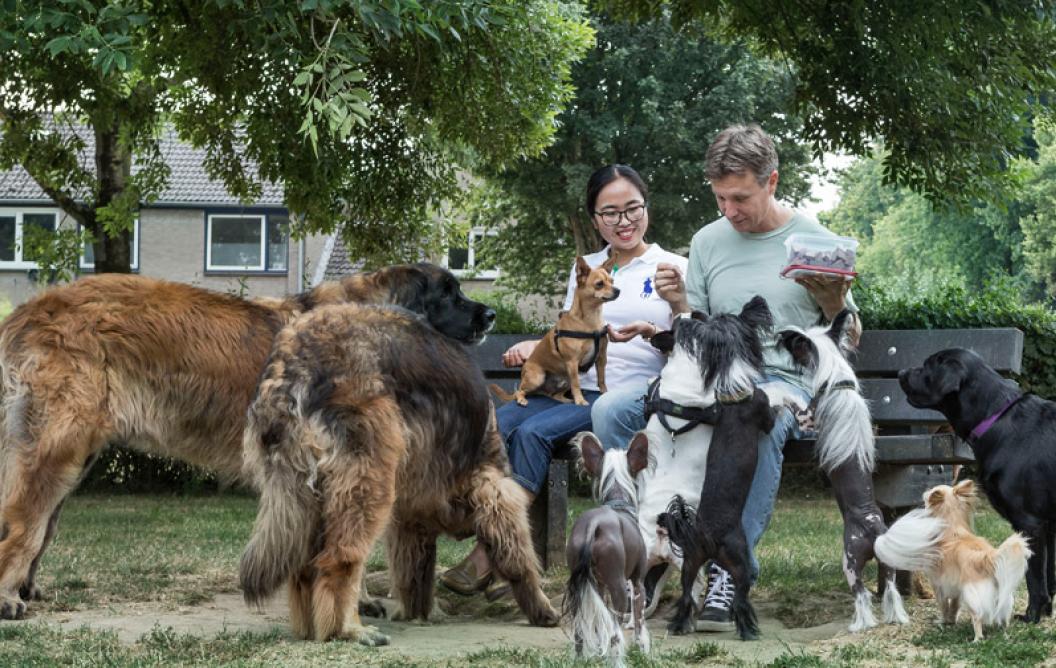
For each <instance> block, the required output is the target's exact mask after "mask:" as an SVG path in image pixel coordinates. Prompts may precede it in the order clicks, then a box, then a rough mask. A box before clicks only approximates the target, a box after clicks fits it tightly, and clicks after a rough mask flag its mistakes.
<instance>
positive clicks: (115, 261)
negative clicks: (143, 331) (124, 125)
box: [85, 121, 132, 274]
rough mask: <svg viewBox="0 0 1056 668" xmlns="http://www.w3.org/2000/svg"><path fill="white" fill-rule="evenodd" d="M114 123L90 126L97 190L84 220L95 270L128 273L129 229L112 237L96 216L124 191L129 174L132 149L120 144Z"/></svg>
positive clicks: (130, 237) (130, 256) (130, 171)
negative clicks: (93, 131)
mask: <svg viewBox="0 0 1056 668" xmlns="http://www.w3.org/2000/svg"><path fill="white" fill-rule="evenodd" d="M118 127H119V125H118V123H117V121H111V122H109V123H107V124H106V125H105V126H103V125H102V124H96V125H95V127H94V130H95V168H96V174H97V175H98V179H99V194H98V198H97V200H96V208H95V210H93V211H92V213H91V218H90V220H88V221H85V227H86V228H88V230H89V231H91V233H92V236H93V237H95V241H94V242H92V251H93V252H94V254H95V273H97V274H104V273H117V274H128V273H130V272H131V271H132V231H131V230H122V231H121V232H120V233H119V234H118V235H117V236H116V237H111V236H110V235H108V234H107V233H106V231H105V230H104V229H103V225H102V223H101V222H100V221H99V219H98V218H97V216H96V211H98V210H99V209H100V208H102V207H104V206H107V205H109V204H110V203H111V202H113V201H114V199H115V198H116V197H117V196H118V195H120V194H121V193H122V192H124V190H125V186H126V185H127V184H128V178H129V176H130V175H131V174H132V152H131V150H129V149H128V148H127V147H125V146H122V144H121V142H120V140H119V132H118Z"/></svg>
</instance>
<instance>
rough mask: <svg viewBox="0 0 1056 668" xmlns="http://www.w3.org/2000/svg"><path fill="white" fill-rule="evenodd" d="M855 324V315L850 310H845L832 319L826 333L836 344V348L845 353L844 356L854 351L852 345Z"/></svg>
mask: <svg viewBox="0 0 1056 668" xmlns="http://www.w3.org/2000/svg"><path fill="white" fill-rule="evenodd" d="M854 322H855V318H854V314H853V313H851V310H850V309H847V308H845V309H843V310H842V311H840V312H839V313H837V314H836V317H835V318H833V319H832V324H831V325H829V331H828V332H826V334H828V335H829V338H830V339H832V341H833V342H834V343H835V344H836V347H837V348H839V349H840V350H841V351H843V352H844V354H846V353H848V352H850V351H852V350H854V346H853V345H852V344H851V328H853V327H854Z"/></svg>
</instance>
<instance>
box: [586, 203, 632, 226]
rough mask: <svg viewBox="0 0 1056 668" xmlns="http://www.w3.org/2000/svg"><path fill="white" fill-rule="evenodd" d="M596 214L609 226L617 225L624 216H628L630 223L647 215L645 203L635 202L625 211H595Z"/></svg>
mask: <svg viewBox="0 0 1056 668" xmlns="http://www.w3.org/2000/svg"><path fill="white" fill-rule="evenodd" d="M594 215H595V216H597V217H598V218H601V222H603V223H605V224H606V225H608V226H609V227H616V226H617V225H619V224H620V220H622V219H623V218H626V219H627V222H628V223H637V222H638V221H639V220H641V219H642V218H643V217H644V216H645V204H635V205H633V206H629V207H627V208H626V209H624V210H623V211H595V212H594Z"/></svg>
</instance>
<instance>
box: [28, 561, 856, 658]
mask: <svg viewBox="0 0 1056 668" xmlns="http://www.w3.org/2000/svg"><path fill="white" fill-rule="evenodd" d="M383 575H384V574H373V575H372V576H370V577H369V578H368V583H367V584H368V590H370V591H379V590H384V588H385V586H384V579H383ZM436 600H437V610H436V612H435V613H434V615H433V621H431V622H429V623H403V622H393V621H390V620H389V619H380V620H375V619H369V618H368V619H366V620H365V621H368V622H369V623H371V624H373V625H375V626H377V627H378V629H379V630H381V631H382V632H383V633H385V634H387V635H388V636H389V637H390V638H391V640H392V644H391V645H389V646H388V647H383V648H379V649H378V650H377V651H380V652H387V653H396V654H401V655H407V656H411V657H416V658H422V659H430V658H446V657H453V656H458V655H462V654H468V653H472V652H477V651H481V650H486V649H494V648H496V647H501V646H507V647H527V648H536V649H543V650H562V649H568V648H569V647H570V644H571V643H570V641H569V639H568V637H567V636H566V635H565V633H564V631H562V630H561V629H560V628H554V629H541V628H536V627H533V626H529V625H528V623H527V622H526V621H525V620H524V617H523V616H521V614H520V612H519V611H518V610H517V608H516V605H515V604H514V603H513V601H512V599H511V598H506V599H503V600H500V601H498V602H495V603H491V604H488V603H487V602H486V601H485V599H484V597H483V596H475V597H460V596H457V595H453V594H449V593H447V592H442V591H438V596H437V599H436ZM381 602H382V603H383V605H385V607H386V610H387V611H388V612H389V614H390V615H391V613H392V611H393V610H394V609H395V602H394V601H392V600H391V599H381ZM553 602H554V603H555V605H559V604H560V599H559V597H555V599H554V601H553ZM758 612H759V624H760V631H761V633H760V640H759V641H757V642H741V641H740V640H739V639H738V638H737V636H736V634H735V633H734V632H732V631H731V632H728V633H695V634H692V635H689V636H669V635H667V632H666V624H667V621H666V618H667V616H668V612H667V611H665V610H664V609H661V610H660V611H658V613H657V614H656V615H654V617H653V619H651V620H650V621H649V624H648V626H649V629H650V632H651V634H652V638H653V648H654V650H660V651H663V650H667V649H673V648H678V647H691V646H692V645H694V644H695V643H697V642H699V641H703V640H707V641H711V642H714V643H715V644H717V645H719V646H720V647H722V648H723V649H725V650H726V651H727V652H729V654H730V655H731V656H733V657H737V658H740V659H744V660H746V661H759V662H763V663H766V662H769V661H772V660H773V659H774V658H776V657H778V656H780V655H782V654H785V653H786V652H788V651H790V650H791V651H797V650H802V649H806V647H807V646H808V645H810V644H811V643H815V642H817V641H820V640H826V639H830V638H834V637H836V636H838V635H840V634H842V633H846V626H847V624H846V621H840V622H833V623H831V624H824V625H821V626H816V627H812V628H800V629H789V628H786V627H785V626H784V625H783V624H781V622H780V621H778V620H777V618H776V617H775V616H774V612H775V611H774V610H773V609H772V606H770V607H768V606H767V605H765V604H763V605H760V606H759V607H758ZM35 622H45V623H48V624H53V625H56V626H58V627H60V628H62V629H68V630H73V629H77V628H80V627H82V626H87V627H89V628H92V629H98V630H106V631H113V632H115V633H116V634H117V636H118V638H120V639H121V641H123V642H127V643H133V642H135V641H137V640H139V638H140V637H142V636H143V635H144V634H147V633H150V632H151V630H152V629H154V628H155V627H160V628H172V629H173V630H174V631H175V632H177V633H180V634H192V635H197V636H201V637H213V636H215V635H216V634H218V633H220V632H223V631H227V632H237V631H248V632H253V633H269V632H273V631H274V630H276V629H279V630H280V632H281V633H283V634H287V635H288V633H289V630H288V628H287V607H286V601H285V597H284V596H279V597H276V598H275V599H273V600H272V601H270V602H269V604H268V605H267V607H266V608H265V609H264V610H260V611H257V610H253V609H250V608H248V607H247V606H246V605H245V603H243V601H242V597H241V596H240V595H238V594H231V593H223V594H218V595H216V596H215V597H214V598H213V599H212V600H211V601H209V602H207V603H203V604H201V605H193V606H190V605H188V606H179V607H173V606H172V604H171V603H168V604H164V603H158V602H151V603H120V604H113V605H110V606H108V607H107V608H105V609H95V610H84V611H73V612H41V613H40V614H35V615H33V616H32V617H31V618H30V619H29V620H27V621H26V622H21V623H35ZM16 623H19V622H16Z"/></svg>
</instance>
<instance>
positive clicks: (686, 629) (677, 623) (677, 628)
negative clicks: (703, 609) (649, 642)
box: [667, 615, 697, 636]
mask: <svg viewBox="0 0 1056 668" xmlns="http://www.w3.org/2000/svg"><path fill="white" fill-rule="evenodd" d="M667 630H668V631H670V632H671V635H676V636H684V635H687V634H689V633H693V632H694V631H696V630H697V624H696V622H694V621H693V615H687V616H686V618H685V619H682V620H679V619H673V620H671V623H670V624H668V625H667Z"/></svg>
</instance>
